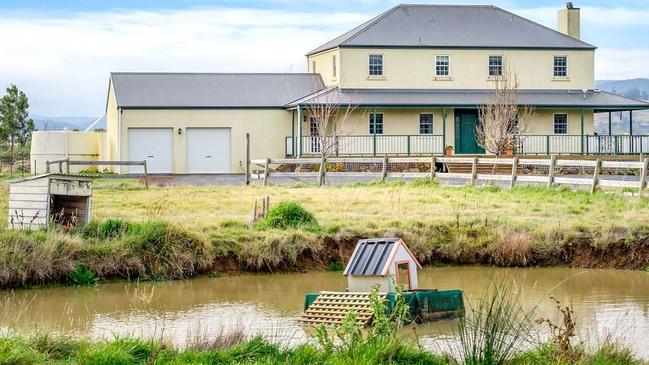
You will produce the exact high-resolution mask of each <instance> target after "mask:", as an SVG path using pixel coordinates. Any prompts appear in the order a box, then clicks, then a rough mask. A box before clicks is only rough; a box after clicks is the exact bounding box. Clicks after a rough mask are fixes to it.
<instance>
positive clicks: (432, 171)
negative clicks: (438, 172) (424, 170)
mask: <svg viewBox="0 0 649 365" xmlns="http://www.w3.org/2000/svg"><path fill="white" fill-rule="evenodd" d="M436 159H437V158H436V157H435V156H433V157H431V159H430V181H431V182H433V181H434V180H435V160H436Z"/></svg>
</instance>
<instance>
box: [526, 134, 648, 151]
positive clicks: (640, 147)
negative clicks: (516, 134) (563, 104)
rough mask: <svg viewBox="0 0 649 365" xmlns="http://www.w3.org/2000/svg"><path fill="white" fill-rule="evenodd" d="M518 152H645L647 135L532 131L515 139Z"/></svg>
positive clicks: (646, 149)
mask: <svg viewBox="0 0 649 365" xmlns="http://www.w3.org/2000/svg"><path fill="white" fill-rule="evenodd" d="M515 152H516V154H519V155H571V154H582V155H598V154H602V155H637V154H645V153H648V152H649V135H637V136H630V135H584V136H581V135H533V136H525V137H523V138H522V139H521V140H520V141H518V142H516V143H515Z"/></svg>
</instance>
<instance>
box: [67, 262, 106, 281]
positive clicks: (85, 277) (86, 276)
mask: <svg viewBox="0 0 649 365" xmlns="http://www.w3.org/2000/svg"><path fill="white" fill-rule="evenodd" d="M97 281H99V279H98V278H97V277H96V276H95V274H94V273H93V272H92V271H90V269H88V268H87V267H85V266H83V265H76V266H75V267H74V271H73V272H72V273H71V274H70V283H71V284H73V285H95V284H96V283H97Z"/></svg>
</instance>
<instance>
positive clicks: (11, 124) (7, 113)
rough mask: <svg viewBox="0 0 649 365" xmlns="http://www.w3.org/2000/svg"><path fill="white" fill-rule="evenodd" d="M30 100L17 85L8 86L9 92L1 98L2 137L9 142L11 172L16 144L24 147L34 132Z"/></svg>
mask: <svg viewBox="0 0 649 365" xmlns="http://www.w3.org/2000/svg"><path fill="white" fill-rule="evenodd" d="M28 108H29V101H28V100H27V95H25V93H24V92H22V91H20V90H18V88H17V87H16V85H13V84H12V85H11V86H9V87H8V88H7V94H6V95H4V96H3V97H2V99H0V138H2V140H3V141H7V142H9V154H10V156H11V172H13V161H14V146H15V144H16V143H18V145H19V146H21V147H24V146H25V144H26V143H27V141H29V138H30V137H31V134H32V132H33V131H34V129H35V128H34V121H33V120H31V119H30V118H29V112H28V111H27V109H28Z"/></svg>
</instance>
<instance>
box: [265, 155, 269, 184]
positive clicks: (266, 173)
mask: <svg viewBox="0 0 649 365" xmlns="http://www.w3.org/2000/svg"><path fill="white" fill-rule="evenodd" d="M269 164H270V158H266V163H265V164H264V186H266V184H268V174H269V170H268V165H269Z"/></svg>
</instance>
